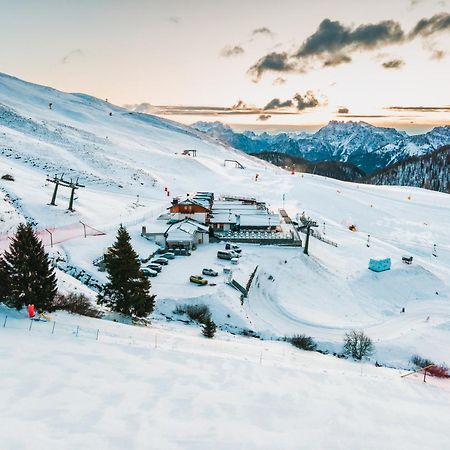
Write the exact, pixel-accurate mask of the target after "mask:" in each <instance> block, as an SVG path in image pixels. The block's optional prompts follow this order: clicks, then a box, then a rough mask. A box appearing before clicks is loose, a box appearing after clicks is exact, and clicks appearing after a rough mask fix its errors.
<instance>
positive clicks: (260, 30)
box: [252, 27, 274, 36]
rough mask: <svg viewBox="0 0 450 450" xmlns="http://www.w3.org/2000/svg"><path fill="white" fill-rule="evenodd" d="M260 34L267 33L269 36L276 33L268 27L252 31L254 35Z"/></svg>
mask: <svg viewBox="0 0 450 450" xmlns="http://www.w3.org/2000/svg"><path fill="white" fill-rule="evenodd" d="M258 34H265V35H267V36H273V35H274V33H273V31H272V30H270V29H269V28H267V27H261V28H256V29H254V30H253V31H252V36H256V35H258Z"/></svg>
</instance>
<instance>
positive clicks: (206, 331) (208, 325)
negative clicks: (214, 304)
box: [202, 319, 217, 338]
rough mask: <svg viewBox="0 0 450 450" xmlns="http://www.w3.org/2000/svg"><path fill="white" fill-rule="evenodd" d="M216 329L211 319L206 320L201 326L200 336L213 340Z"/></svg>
mask: <svg viewBox="0 0 450 450" xmlns="http://www.w3.org/2000/svg"><path fill="white" fill-rule="evenodd" d="M216 329H217V327H216V324H215V323H214V322H213V321H212V320H211V319H208V320H206V321H205V323H204V324H203V329H202V334H203V336H205V337H207V338H213V337H214V335H215V334H216Z"/></svg>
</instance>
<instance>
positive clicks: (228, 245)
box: [225, 242, 242, 253]
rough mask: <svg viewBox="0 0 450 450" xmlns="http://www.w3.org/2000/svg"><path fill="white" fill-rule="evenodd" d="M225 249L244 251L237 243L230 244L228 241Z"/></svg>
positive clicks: (236, 251) (237, 251)
mask: <svg viewBox="0 0 450 450" xmlns="http://www.w3.org/2000/svg"><path fill="white" fill-rule="evenodd" d="M225 250H232V251H233V252H235V253H242V249H241V248H240V247H239V246H238V245H236V244H230V243H229V242H227V243H226V244H225Z"/></svg>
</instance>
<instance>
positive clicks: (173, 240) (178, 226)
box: [165, 219, 209, 250]
mask: <svg viewBox="0 0 450 450" xmlns="http://www.w3.org/2000/svg"><path fill="white" fill-rule="evenodd" d="M165 238H166V246H167V248H169V249H172V248H184V249H187V250H192V249H193V248H195V247H196V246H197V245H199V244H209V227H208V226H206V225H203V224H201V223H199V222H196V221H195V220H192V219H184V220H182V221H181V222H177V223H173V224H172V225H170V226H169V228H168V229H167V231H166V233H165Z"/></svg>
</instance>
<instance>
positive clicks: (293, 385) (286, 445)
mask: <svg viewBox="0 0 450 450" xmlns="http://www.w3.org/2000/svg"><path fill="white" fill-rule="evenodd" d="M3 312H4V311H3V310H0V319H3V318H4V316H3V315H2V313H3ZM16 317H17V318H12V317H11V318H10V319H9V320H10V321H9V323H8V324H7V327H6V328H0V342H1V344H2V345H1V346H0V350H1V354H2V358H3V360H7V361H8V364H7V365H5V367H4V368H3V370H2V371H1V372H0V383H1V385H2V387H3V395H4V401H3V402H2V403H1V404H0V434H1V436H2V448H5V449H12V448H22V449H28V448H46V449H49V450H51V449H59V448H61V447H64V448H66V449H75V448H80V447H84V448H108V449H123V448H125V447H126V448H136V449H138V448H148V447H151V448H171V449H172V448H174V449H179V448H180V449H181V448H193V449H209V448H212V447H214V448H216V449H229V448H258V449H274V448H283V449H298V448H302V447H303V446H304V445H305V444H306V443H307V447H308V448H311V449H325V448H326V449H328V448H339V449H350V450H356V449H360V448H365V449H380V448H409V449H422V448H434V449H445V448H446V446H447V443H448V423H447V422H448V420H447V419H448V412H449V404H450V390H449V387H448V383H446V382H442V381H440V380H436V379H432V378H428V382H427V383H426V384H425V383H423V382H422V377H421V375H416V376H412V377H409V378H404V379H402V378H401V377H400V375H402V374H403V373H405V372H403V371H399V370H392V369H386V368H380V367H378V368H377V367H375V366H373V365H367V364H364V365H361V364H357V363H352V362H348V361H345V360H340V359H337V358H332V357H327V356H323V355H320V354H318V353H314V352H302V351H299V350H296V349H294V348H293V347H291V346H290V345H289V344H287V343H283V342H277V343H275V342H264V341H259V340H256V339H251V338H242V337H233V336H230V335H228V334H225V333H218V335H217V337H216V339H214V340H205V339H204V338H202V337H201V336H199V333H198V330H197V329H196V328H195V327H186V326H181V327H180V326H174V325H165V324H164V325H161V324H154V325H153V326H152V328H151V329H142V328H136V327H129V326H126V325H121V324H117V323H114V322H105V321H99V320H95V319H89V318H82V317H76V316H70V315H66V314H55V315H54V319H55V321H56V327H55V333H54V334H51V327H52V324H51V323H49V324H43V323H36V324H34V325H33V328H32V330H31V331H28V321H25V320H23V319H21V318H20V315H19V314H17V313H16ZM77 326H79V327H80V328H79V333H78V336H77V337H76V336H75V334H74V330H75V329H76V328H77ZM97 329H99V330H100V333H99V340H98V341H96V340H95V339H96V338H95V336H96V330H97ZM155 344H156V345H155ZM155 347H156V348H155ZM18 374H20V376H18ZM399 418H401V420H400V419H399ZM17 429H26V430H38V432H35V433H34V435H33V436H32V438H31V437H30V435H29V434H28V433H17V432H13V431H12V430H17Z"/></svg>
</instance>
